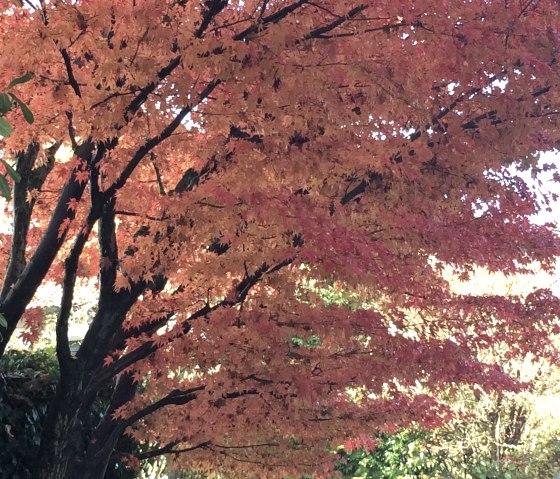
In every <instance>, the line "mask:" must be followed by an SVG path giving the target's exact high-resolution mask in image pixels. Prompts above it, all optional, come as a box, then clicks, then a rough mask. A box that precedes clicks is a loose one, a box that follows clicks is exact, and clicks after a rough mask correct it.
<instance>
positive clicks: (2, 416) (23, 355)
mask: <svg viewBox="0 0 560 479" xmlns="http://www.w3.org/2000/svg"><path fill="white" fill-rule="evenodd" d="M57 379H58V365H57V362H56V356H55V354H54V350H53V349H45V350H41V351H36V352H24V351H8V352H7V353H6V354H5V356H4V358H3V359H2V368H1V369H0V478H2V479H8V478H9V479H28V478H29V477H30V471H29V466H30V464H31V463H32V460H33V458H34V456H35V454H36V452H37V448H38V447H39V439H40V437H41V429H42V424H43V420H44V419H45V415H46V412H47V407H48V404H49V402H50V400H51V399H52V398H53V396H54V393H55V388H56V381H57Z"/></svg>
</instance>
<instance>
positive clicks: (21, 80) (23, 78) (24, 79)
mask: <svg viewBox="0 0 560 479" xmlns="http://www.w3.org/2000/svg"><path fill="white" fill-rule="evenodd" d="M32 78H33V73H31V72H27V73H26V74H25V75H22V76H20V77H18V78H16V79H14V80H12V81H11V82H10V84H9V85H8V88H7V89H8V90H9V89H10V88H13V87H15V86H16V85H19V84H20V83H26V82H28V81H29V80H31V79H32Z"/></svg>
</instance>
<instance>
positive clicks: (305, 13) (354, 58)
mask: <svg viewBox="0 0 560 479" xmlns="http://www.w3.org/2000/svg"><path fill="white" fill-rule="evenodd" d="M32 5H33V6H32ZM1 6H2V11H3V13H2V14H1V17H0V35H1V37H2V55H1V58H0V72H2V73H1V77H2V85H0V87H1V88H4V86H5V85H8V84H9V82H10V80H11V79H13V78H17V77H20V76H21V75H23V74H25V73H27V72H32V73H33V79H32V80H31V81H29V82H27V83H25V84H21V85H17V86H16V87H14V92H15V94H17V96H18V98H20V99H21V100H22V101H23V102H24V103H25V104H26V105H27V106H28V107H29V110H30V111H31V112H33V115H34V120H35V121H34V123H33V124H32V125H29V124H28V123H27V122H26V121H25V118H24V116H23V114H22V112H21V110H20V109H18V110H14V111H12V112H10V113H8V114H7V116H6V118H7V121H9V122H10V125H12V126H13V134H12V135H11V136H10V137H9V138H4V139H3V142H2V149H3V155H4V157H5V158H6V159H9V161H10V162H11V163H12V162H17V167H16V168H17V171H18V173H19V174H20V176H21V181H20V182H19V183H16V184H13V195H12V196H13V200H12V201H11V202H5V203H4V206H3V208H4V214H5V215H6V216H7V217H8V218H10V220H11V224H12V225H13V228H12V229H11V230H8V229H4V230H3V231H2V236H1V239H0V269H1V270H3V271H5V272H6V274H5V281H4V286H3V289H2V291H1V296H0V313H1V314H2V315H3V317H4V318H5V319H6V322H7V325H8V326H7V328H5V329H3V330H2V331H1V333H2V343H1V344H2V351H3V350H4V348H5V347H6V345H7V342H8V340H9V339H10V337H11V336H12V335H13V333H14V330H15V328H16V325H17V323H18V322H19V321H20V320H21V321H25V322H26V324H27V325H28V327H29V328H30V329H29V332H28V336H27V339H29V340H33V339H34V337H36V335H37V334H38V333H39V331H40V329H41V311H40V310H37V309H32V310H29V311H27V312H26V310H27V309H28V305H29V303H30V301H31V299H32V297H33V295H34V293H35V291H36V290H37V288H38V286H39V285H40V284H41V283H42V282H43V281H47V280H50V281H54V282H57V283H58V284H60V285H61V286H62V287H63V294H62V297H61V300H60V301H61V302H60V306H61V307H60V314H59V317H58V320H57V324H56V335H57V355H58V360H59V364H60V371H61V379H60V384H59V387H58V392H57V397H56V400H55V401H53V403H52V406H51V410H50V413H49V416H48V419H47V423H46V425H45V432H44V434H43V439H42V444H41V448H40V451H39V453H38V455H37V464H36V465H35V471H36V472H35V476H34V477H37V478H44V479H45V478H53V479H54V478H57V479H60V478H75V477H81V478H85V479H94V478H103V476H104V474H105V470H106V468H107V467H108V466H107V465H108V464H110V463H111V461H112V460H114V458H115V457H118V454H119V446H118V444H119V439H120V438H121V437H122V436H123V435H124V434H128V435H131V436H133V437H134V438H136V439H137V440H138V441H139V442H140V443H141V444H142V449H141V452H139V453H137V454H136V456H130V455H129V456H127V457H124V458H120V459H119V460H125V461H127V462H128V463H129V464H135V463H137V462H138V461H140V460H142V459H145V458H150V457H154V456H156V455H158V454H164V453H167V454H169V453H172V452H173V451H177V453H176V454H172V455H170V456H169V457H170V458H173V459H174V460H176V461H177V462H178V463H179V464H180V465H181V466H182V467H196V468H204V467H214V468H223V469H226V470H232V469H239V470H243V469H251V470H252V471H255V470H256V469H257V468H259V467H263V468H264V469H265V470H266V471H267V472H265V473H263V474H265V475H266V476H267V477H272V476H274V475H277V476H283V475H285V474H287V473H288V472H289V471H292V472H293V470H298V471H300V472H301V471H305V470H314V471H316V472H317V473H321V471H323V469H324V470H326V469H328V468H329V467H330V465H331V464H332V460H331V458H330V452H329V451H330V450H331V448H332V447H336V446H337V445H339V444H342V443H343V442H345V441H350V442H351V443H352V444H354V445H355V446H358V445H359V442H360V439H359V438H363V441H366V443H367V442H368V441H370V440H371V437H372V433H373V431H379V430H382V431H391V430H394V429H395V428H396V427H400V426H404V425H407V424H410V423H411V422H417V423H419V424H420V425H421V426H433V425H437V424H440V423H441V422H442V421H443V420H445V419H446V417H447V410H446V409H445V407H443V406H442V405H440V404H439V403H438V401H437V393H438V391H440V390H441V389H442V388H447V387H449V386H452V385H454V384H460V383H467V384H474V383H476V384H481V385H482V387H483V388H487V389H498V390H500V389H508V388H516V387H518V385H517V384H516V382H515V380H513V379H511V378H509V377H508V376H507V375H506V374H505V373H503V371H502V370H501V369H500V368H499V367H498V366H496V365H492V364H486V363H484V362H483V361H481V360H480V358H481V357H482V356H481V355H480V353H482V352H484V351H486V350H487V349H488V348H490V347H492V346H495V345H499V346H500V347H501V348H506V349H507V354H506V356H508V355H509V356H511V357H515V356H522V355H524V354H526V353H527V352H532V353H533V354H535V355H536V357H549V358H555V355H556V352H555V350H554V348H553V347H552V345H551V343H550V340H551V337H552V334H553V333H556V332H557V325H556V317H557V313H558V307H559V304H558V300H557V299H556V298H555V297H554V296H553V295H552V294H551V293H550V292H549V291H547V290H537V291H535V292H534V293H532V294H530V295H529V296H527V297H508V298H503V297H496V296H487V295H483V294H481V295H477V296H458V295H454V294H452V292H451V291H450V289H449V285H448V283H447V282H446V280H445V279H444V278H442V276H441V271H442V268H443V267H444V266H449V265H451V266H453V267H455V268H456V269H457V271H458V272H460V273H461V274H462V275H463V276H462V277H464V278H466V277H468V276H469V274H470V273H471V272H472V271H473V270H474V268H475V267H476V266H478V265H482V266H485V267H487V268H489V269H490V270H492V271H502V272H504V273H506V274H515V273H516V272H520V271H527V270H530V269H531V268H533V267H534V266H535V265H538V266H539V267H540V268H542V269H545V270H549V269H551V268H552V267H553V265H554V257H555V255H557V254H558V252H559V243H558V238H557V236H556V234H555V232H554V230H553V229H552V227H551V226H550V225H544V226H536V225H535V224H533V223H531V222H530V220H529V217H530V216H531V215H532V214H534V213H536V212H538V211H539V210H541V209H543V208H547V207H548V204H549V202H550V201H551V199H552V198H551V195H550V194H548V193H547V192H546V191H544V190H542V191H541V189H539V188H538V187H537V186H538V178H539V175H541V174H542V173H543V172H547V173H548V174H550V172H551V171H552V170H553V169H554V165H543V164H539V163H538V161H537V160H538V155H537V152H539V151H545V150H552V149H554V148H555V147H556V146H557V145H558V142H559V141H560V128H558V113H559V108H560V91H559V84H558V79H559V78H560V67H559V63H558V57H557V55H558V51H559V49H560V13H559V8H558V3H557V2H555V1H552V0H541V1H538V0H524V1H517V0H511V1H506V2H502V1H500V2H498V1H486V0H474V1H453V2H444V1H441V0H437V1H436V0H422V1H406V0H400V1H372V0H363V1H361V2H359V1H354V0H314V1H310V0H294V1H285V0H268V1H267V0H258V1H257V0H245V1H241V0H239V1H235V0H232V1H227V0H205V1H200V0H168V1H162V0H95V1H93V0H78V1H69V0H68V1H66V0H59V1H55V2H42V1H35V0H33V1H29V2H25V5H24V7H19V6H17V5H16V2H9V1H2V2H1ZM62 147H65V148H66V149H69V148H70V149H71V150H72V154H71V155H70V156H71V158H70V159H69V158H68V157H65V156H64V155H62V154H60V152H59V153H58V154H57V151H59V150H60V151H62V150H61V148H62ZM0 168H3V166H0ZM521 170H525V171H530V172H531V173H532V174H533V177H534V178H536V179H535V180H534V181H533V182H531V183H530V184H528V183H527V181H526V180H524V178H528V177H529V176H530V175H525V176H523V177H521V176H520V175H519V171H521ZM2 173H7V172H4V171H3V170H2ZM5 176H6V177H7V178H9V177H8V176H7V175H5ZM8 181H11V179H9V180H8ZM88 277H96V278H97V282H96V289H95V294H96V296H97V301H98V304H97V311H96V313H95V315H94V316H93V317H91V318H88V320H89V322H90V327H89V331H88V333H87V335H86V337H85V338H84V340H83V342H82V345H81V348H80V350H79V352H78V353H77V355H76V356H75V357H74V356H73V355H72V354H71V353H70V349H69V344H68V320H69V315H70V312H71V308H72V299H73V289H74V286H75V283H76V280H77V279H79V278H88ZM325 287H334V288H339V289H344V290H345V291H346V294H352V295H354V297H355V298H357V304H359V305H360V307H359V308H347V307H342V306H328V307H327V306H326V305H325V303H324V301H323V299H322V298H321V294H320V292H321V290H322V288H325ZM482 293H483V292H482ZM108 385H112V386H111V387H113V388H114V392H113V396H112V402H111V405H110V407H109V409H108V410H107V412H106V414H105V416H104V417H102V418H101V419H100V420H99V423H98V424H96V425H95V426H94V427H93V429H91V427H90V426H86V422H85V418H86V417H87V415H88V412H89V410H90V409H91V407H92V404H93V403H94V401H95V398H96V397H97V396H98V395H99V393H100V391H101V390H102V389H103V388H106V387H107V386H108ZM350 442H348V443H350ZM263 477H264V476H263Z"/></svg>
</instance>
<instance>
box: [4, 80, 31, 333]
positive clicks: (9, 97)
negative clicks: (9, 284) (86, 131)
mask: <svg viewBox="0 0 560 479" xmlns="http://www.w3.org/2000/svg"><path fill="white" fill-rule="evenodd" d="M31 78H33V74H32V73H26V74H25V75H22V76H20V77H18V78H15V79H14V80H12V81H11V82H10V83H9V85H8V87H7V88H6V90H4V91H1V92H0V136H4V137H8V136H11V134H12V133H13V128H12V125H10V123H9V122H8V121H7V120H6V119H5V118H4V116H5V115H6V114H7V113H9V112H10V111H12V110H13V109H15V108H16V107H19V109H20V110H21V113H22V114H23V117H24V118H25V121H27V123H29V124H32V123H33V121H34V118H33V113H31V110H30V109H29V108H28V107H27V105H26V104H25V103H24V102H23V101H21V100H20V98H19V97H18V96H17V95H16V94H15V93H14V92H12V91H10V90H11V89H12V88H13V87H15V86H16V85H20V84H22V83H26V82H28V81H29V80H31ZM1 161H2V163H3V164H4V167H5V168H6V173H7V175H3V174H0V196H3V197H4V198H6V199H8V200H10V199H11V190H10V186H9V184H8V181H7V176H10V177H11V178H12V180H14V182H16V183H18V182H19V181H20V180H21V178H20V176H19V174H18V173H17V171H16V170H15V169H14V168H13V167H12V166H11V165H10V164H8V163H7V162H6V161H5V160H3V159H2V160H1ZM2 327H4V328H5V326H2V324H1V323H0V328H2Z"/></svg>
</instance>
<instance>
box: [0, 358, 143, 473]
mask: <svg viewBox="0 0 560 479" xmlns="http://www.w3.org/2000/svg"><path fill="white" fill-rule="evenodd" d="M58 378H59V369H58V362H57V359H56V353H55V350H54V348H45V349H41V350H37V351H18V350H9V351H7V352H6V354H5V355H4V356H3V358H2V366H1V369H0V444H1V447H0V479H31V471H30V468H31V465H32V463H33V460H34V458H35V457H36V455H37V451H38V448H39V442H40V438H41V431H42V428H43V422H44V420H45V417H46V414H47V408H48V405H49V403H50V402H51V401H52V400H53V398H54V395H55V392H56V384H57V380H58ZM109 394H110V390H109V389H107V391H105V393H104V395H103V396H102V397H101V399H100V400H99V401H98V402H97V404H96V406H95V408H94V410H93V411H92V416H95V415H97V416H99V415H101V413H102V412H103V411H104V410H105V408H106V407H107V404H108V400H109ZM94 419H95V418H94V417H90V418H88V420H87V421H86V424H85V427H86V428H88V427H91V426H92V425H93V424H94ZM89 423H91V424H89ZM137 448H138V446H137V444H136V443H135V442H134V441H133V440H132V439H131V438H129V437H128V436H125V437H124V438H123V440H122V441H121V442H120V443H119V446H118V449H119V451H120V452H122V453H124V454H127V453H130V452H133V451H135V450H137ZM136 477H137V473H136V471H133V470H131V469H128V468H125V467H124V466H123V465H122V464H119V463H118V462H113V463H112V465H111V468H110V470H109V471H108V472H107V474H106V476H105V478H106V479H135V478H136Z"/></svg>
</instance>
